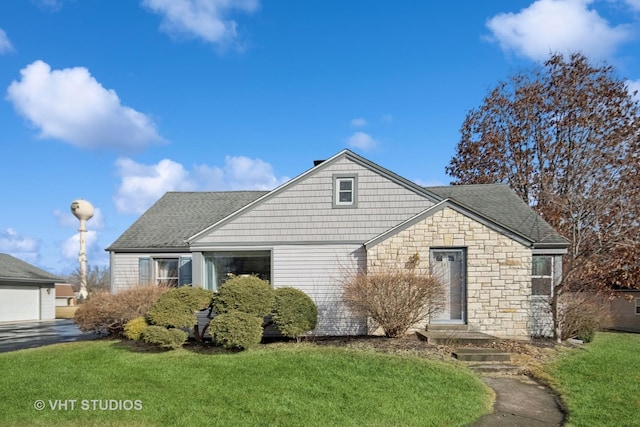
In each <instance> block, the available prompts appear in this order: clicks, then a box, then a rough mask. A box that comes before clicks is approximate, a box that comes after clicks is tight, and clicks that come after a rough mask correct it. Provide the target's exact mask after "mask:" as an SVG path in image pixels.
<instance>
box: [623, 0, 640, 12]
mask: <svg viewBox="0 0 640 427" xmlns="http://www.w3.org/2000/svg"><path fill="white" fill-rule="evenodd" d="M624 2H625V3H626V4H627V5H628V6H629V7H630V8H631V9H635V10H640V0H624Z"/></svg>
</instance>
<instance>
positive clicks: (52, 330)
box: [0, 319, 98, 353]
mask: <svg viewBox="0 0 640 427" xmlns="http://www.w3.org/2000/svg"><path fill="white" fill-rule="evenodd" d="M96 338H98V335H97V334H94V333H90V332H81V331H80V330H79V329H78V327H77V326H76V324H75V323H74V322H73V320H69V319H58V320H43V321H33V322H20V323H0V353H4V352H7V351H13V350H22V349H25V348H33V347H42V346H45V345H49V344H56V343H61V342H72V341H87V340H94V339H96Z"/></svg>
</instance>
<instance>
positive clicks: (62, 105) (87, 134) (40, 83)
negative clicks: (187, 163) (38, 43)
mask: <svg viewBox="0 0 640 427" xmlns="http://www.w3.org/2000/svg"><path fill="white" fill-rule="evenodd" d="M20 74H21V75H22V79H21V80H20V81H13V82H12V83H11V85H9V88H8V89H7V97H6V99H7V100H9V101H11V103H13V106H14V108H15V109H16V111H17V112H18V113H19V114H20V115H22V116H23V117H25V118H26V119H27V120H29V121H30V122H31V123H32V124H33V125H34V126H35V127H37V128H39V129H40V135H39V136H40V137H41V138H55V139H59V140H62V141H65V142H68V143H70V144H71V145H74V146H76V147H79V148H94V149H97V148H111V149H120V150H136V149H140V148H143V147H145V146H147V145H148V144H151V143H155V142H161V141H162V138H161V137H160V136H159V135H158V133H157V132H156V128H155V125H154V123H153V122H152V120H151V119H150V118H149V117H147V116H146V115H144V114H142V113H140V112H138V111H136V110H134V109H132V108H130V107H126V106H124V105H122V104H121V103H120V98H119V97H118V95H117V94H116V92H115V91H113V90H111V89H105V88H104V87H103V86H102V85H101V84H100V83H98V81H96V79H95V78H94V77H93V76H91V74H90V73H89V70H87V69H86V68H84V67H75V68H65V69H62V70H51V67H50V66H49V65H48V64H47V63H45V62H43V61H39V60H38V61H35V62H33V63H32V64H30V65H28V66H26V67H25V68H23V69H22V70H21V71H20Z"/></svg>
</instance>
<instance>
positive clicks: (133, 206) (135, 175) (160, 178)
mask: <svg viewBox="0 0 640 427" xmlns="http://www.w3.org/2000/svg"><path fill="white" fill-rule="evenodd" d="M116 167H117V169H118V175H120V177H121V178H122V182H121V183H120V188H118V191H117V193H116V195H115V197H114V202H115V204H116V208H117V209H118V212H123V213H142V212H144V211H145V210H146V209H147V208H148V207H149V206H151V205H152V204H153V203H154V202H155V201H156V200H158V199H159V198H160V196H162V195H163V194H164V193H165V192H167V191H189V190H194V189H195V183H194V182H193V181H191V180H190V179H189V172H187V171H186V170H185V169H184V168H183V167H182V165H181V164H180V163H176V162H174V161H172V160H169V159H164V160H161V161H160V162H158V163H157V164H155V165H143V164H141V163H136V162H134V161H133V160H131V159H128V158H121V159H118V160H117V161H116Z"/></svg>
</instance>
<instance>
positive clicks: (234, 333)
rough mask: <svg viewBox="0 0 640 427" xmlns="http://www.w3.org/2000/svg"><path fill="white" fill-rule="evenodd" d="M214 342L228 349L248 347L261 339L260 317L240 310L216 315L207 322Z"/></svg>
mask: <svg viewBox="0 0 640 427" xmlns="http://www.w3.org/2000/svg"><path fill="white" fill-rule="evenodd" d="M209 333H210V334H211V338H212V339H213V342H214V343H215V344H218V345H221V346H222V347H224V348H228V349H248V348H251V347H254V346H256V345H257V344H259V343H260V340H261V339H262V319H261V318H260V317H257V316H253V315H251V314H248V313H243V312H241V311H230V312H228V313H222V314H219V315H217V316H216V317H214V318H213V320H211V323H210V324H209Z"/></svg>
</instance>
